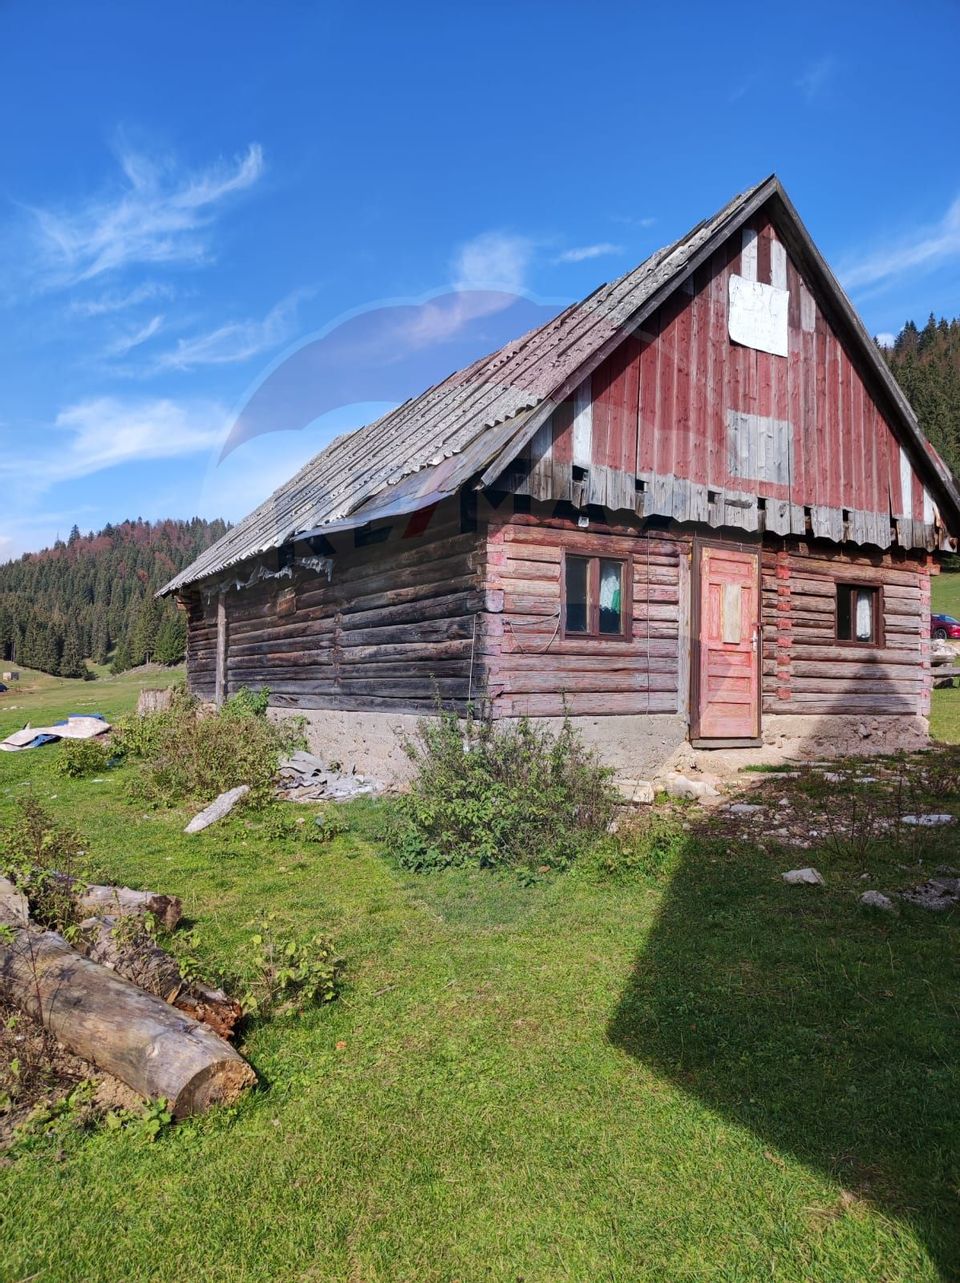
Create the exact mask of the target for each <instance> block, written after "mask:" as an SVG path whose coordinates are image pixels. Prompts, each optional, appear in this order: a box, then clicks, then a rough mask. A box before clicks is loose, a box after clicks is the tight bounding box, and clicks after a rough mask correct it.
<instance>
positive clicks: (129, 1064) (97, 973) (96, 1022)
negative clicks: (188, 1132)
mask: <svg viewBox="0 0 960 1283" xmlns="http://www.w3.org/2000/svg"><path fill="white" fill-rule="evenodd" d="M6 935H7V938H6V939H4V940H2V941H0V990H2V991H3V992H4V993H5V995H6V996H7V997H8V998H10V999H12V1000H13V1001H14V1002H15V1003H16V1004H17V1005H18V1006H19V1007H21V1008H22V1009H23V1010H24V1011H25V1012H27V1014H28V1015H30V1016H32V1017H33V1018H34V1019H35V1020H39V1021H41V1023H42V1024H43V1025H44V1027H45V1028H47V1029H48V1030H49V1031H50V1032H51V1033H52V1034H53V1035H54V1037H56V1038H57V1039H59V1041H60V1042H61V1043H63V1045H64V1046H65V1047H67V1048H69V1050H70V1051H73V1052H75V1053H76V1054H77V1055H78V1056H82V1057H83V1059H85V1060H88V1061H90V1062H91V1064H93V1065H95V1066H96V1067H97V1068H98V1069H102V1070H106V1072H107V1073H110V1074H113V1075H114V1077H116V1078H119V1079H120V1080H121V1081H122V1082H125V1083H126V1084H127V1085H128V1086H129V1087H132V1088H133V1090H134V1091H136V1092H137V1093H138V1094H139V1095H141V1096H143V1097H145V1098H146V1099H148V1100H158V1099H160V1098H163V1099H164V1100H167V1101H168V1102H169V1103H170V1108H171V1112H172V1113H173V1116H174V1117H175V1118H184V1117H186V1116H187V1115H188V1114H197V1113H203V1112H204V1111H205V1110H207V1109H209V1108H210V1107H211V1106H212V1105H219V1104H230V1103H231V1102H233V1101H235V1100H236V1099H237V1097H238V1096H240V1094H241V1093H242V1092H243V1091H244V1090H245V1089H246V1088H247V1087H250V1086H252V1084H253V1083H255V1082H256V1074H255V1073H254V1072H253V1070H252V1069H251V1067H250V1066H249V1065H248V1064H247V1062H246V1061H245V1060H244V1059H243V1057H242V1056H240V1055H239V1054H238V1053H237V1052H236V1051H234V1049H233V1048H232V1047H231V1046H230V1044H229V1043H227V1042H225V1041H224V1040H223V1039H222V1038H220V1037H218V1036H217V1034H215V1033H214V1032H213V1030H212V1029H209V1028H207V1027H206V1026H205V1025H202V1024H200V1023H198V1022H197V1021H196V1020H193V1019H191V1018H190V1017H189V1016H187V1015H184V1013H183V1012H180V1011H177V1010H176V1008H174V1007H170V1006H168V1005H167V1003H165V1002H164V1001H163V1000H162V999H161V998H158V997H156V996H155V995H154V994H150V993H145V992H144V991H143V990H142V989H140V988H138V987H137V986H136V985H134V984H131V983H130V981H128V980H124V979H123V978H122V977H120V976H118V975H116V974H115V973H114V972H112V971H110V970H108V968H106V967H103V966H101V965H100V964H99V963H97V962H93V961H91V960H90V959H89V958H84V957H81V955H80V954H79V953H77V951H76V950H75V949H72V948H71V947H70V945H69V944H67V942H66V940H64V938H63V936H61V935H57V934H56V932H54V931H40V930H37V929H36V928H32V927H21V928H19V929H17V928H13V927H11V929H10V930H9V931H8V932H7V933H6Z"/></svg>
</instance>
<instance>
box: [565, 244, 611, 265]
mask: <svg viewBox="0 0 960 1283" xmlns="http://www.w3.org/2000/svg"><path fill="white" fill-rule="evenodd" d="M622 253H623V246H622V245H614V244H613V242H612V241H599V242H598V243H597V244H596V245H577V246H575V247H574V248H573V249H565V250H563V251H562V252H561V253H560V254H558V255H557V257H556V258H555V259H554V262H555V263H583V262H585V261H586V260H587V259H589V258H604V257H605V256H606V255H607V254H622Z"/></svg>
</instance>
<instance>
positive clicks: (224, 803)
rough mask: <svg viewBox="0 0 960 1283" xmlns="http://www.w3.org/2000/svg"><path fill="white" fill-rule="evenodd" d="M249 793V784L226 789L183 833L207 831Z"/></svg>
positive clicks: (195, 817) (196, 816)
mask: <svg viewBox="0 0 960 1283" xmlns="http://www.w3.org/2000/svg"><path fill="white" fill-rule="evenodd" d="M249 792H250V785H249V784H238V785H237V787H236V788H235V789H228V790H227V792H226V793H221V794H220V796H219V797H218V798H217V799H216V801H214V802H211V803H210V805H209V806H208V807H206V809H205V810H203V811H201V812H200V814H199V815H195V816H194V817H193V819H192V820H191V821H190V823H189V824H188V825H187V827H186V828H185V829H184V830H183V831H184V833H199V832H200V830H201V829H207V828H209V827H210V825H211V824H216V822H217V820H222V819H223V817H224V816H225V815H229V814H230V812H231V811H232V810H233V808H234V807H235V806H236V805H237V803H238V802H239V801H240V799H241V798H242V797H246V795H247V794H248V793H249Z"/></svg>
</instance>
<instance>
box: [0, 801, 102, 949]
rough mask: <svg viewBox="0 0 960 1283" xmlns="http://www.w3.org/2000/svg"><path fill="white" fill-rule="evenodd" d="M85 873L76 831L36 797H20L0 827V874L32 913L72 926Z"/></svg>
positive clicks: (51, 923) (48, 923) (56, 925)
mask: <svg viewBox="0 0 960 1283" xmlns="http://www.w3.org/2000/svg"><path fill="white" fill-rule="evenodd" d="M88 873H89V862H88V856H87V852H86V850H85V848H84V846H83V842H82V839H81V838H80V836H79V834H77V833H76V832H74V830H73V829H71V828H68V827H67V826H66V825H64V824H58V823H57V821H56V820H55V819H54V818H53V816H52V815H51V814H50V813H49V811H47V810H46V808H45V807H44V806H43V805H42V804H41V803H40V802H38V801H37V799H36V798H35V797H33V796H31V795H28V796H27V797H23V798H21V799H20V800H19V802H18V803H17V807H16V811H15V813H14V817H13V819H12V820H11V821H10V822H9V823H8V824H6V825H5V826H4V827H3V829H2V830H0V875H2V876H3V877H5V878H9V879H10V881H11V882H13V883H14V884H15V885H16V887H17V889H18V890H20V891H22V892H23V894H24V895H25V896H26V897H27V899H28V901H29V903H30V916H31V918H33V919H34V920H35V921H36V922H39V923H40V924H41V925H42V926H45V927H52V928H53V929H54V930H57V931H63V930H65V929H67V928H69V927H70V926H72V924H73V923H75V922H76V920H77V917H78V913H77V900H76V897H77V892H78V891H79V890H82V889H83V887H84V885H85V880H86V877H87V874H88Z"/></svg>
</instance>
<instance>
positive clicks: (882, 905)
mask: <svg viewBox="0 0 960 1283" xmlns="http://www.w3.org/2000/svg"><path fill="white" fill-rule="evenodd" d="M860 903H861V904H862V905H863V906H864V908H866V909H882V910H883V912H884V913H896V911H897V906H896V905H895V904H894V903H893V901H892V900H891V899H890V897H889V896H888V895H883V894H882V893H881V892H880V891H864V893H863V895H862V896H861V897H860Z"/></svg>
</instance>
